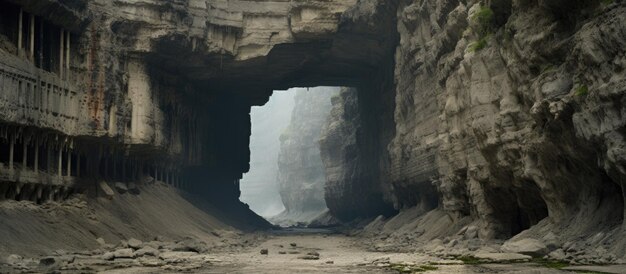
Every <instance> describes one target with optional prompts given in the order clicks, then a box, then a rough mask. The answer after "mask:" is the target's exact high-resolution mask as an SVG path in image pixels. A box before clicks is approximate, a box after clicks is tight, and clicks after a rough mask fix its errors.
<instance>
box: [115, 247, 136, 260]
mask: <svg viewBox="0 0 626 274" xmlns="http://www.w3.org/2000/svg"><path fill="white" fill-rule="evenodd" d="M113 256H114V257H115V258H116V259H117V258H122V259H123V258H130V259H132V258H135V254H134V253H133V250H132V249H131V248H122V249H117V250H115V251H113Z"/></svg>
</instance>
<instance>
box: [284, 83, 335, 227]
mask: <svg viewBox="0 0 626 274" xmlns="http://www.w3.org/2000/svg"><path fill="white" fill-rule="evenodd" d="M338 91H339V88H333V87H317V88H312V89H304V88H298V89H293V92H296V95H295V106H294V108H293V111H292V113H291V123H290V124H289V126H288V127H287V128H286V129H285V131H284V132H283V133H282V134H281V135H280V154H279V156H278V171H279V172H278V183H279V184H280V196H281V198H282V201H283V205H285V211H284V212H283V213H281V214H280V215H279V216H276V217H275V218H274V219H275V220H277V221H280V222H283V221H287V222H308V221H311V220H312V219H313V218H314V217H316V216H317V215H319V214H320V213H322V211H324V210H325V209H326V202H325V201H324V184H325V182H326V176H325V171H324V166H323V164H322V159H321V156H320V144H319V139H320V134H321V131H322V125H323V124H324V123H325V122H326V118H327V117H328V115H329V113H330V108H331V102H330V98H331V97H333V96H335V95H336V94H337V93H338Z"/></svg>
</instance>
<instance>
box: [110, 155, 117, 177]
mask: <svg viewBox="0 0 626 274" xmlns="http://www.w3.org/2000/svg"><path fill="white" fill-rule="evenodd" d="M116 160H117V159H116V158H115V153H113V157H111V163H112V164H113V180H114V181H117V161H116Z"/></svg>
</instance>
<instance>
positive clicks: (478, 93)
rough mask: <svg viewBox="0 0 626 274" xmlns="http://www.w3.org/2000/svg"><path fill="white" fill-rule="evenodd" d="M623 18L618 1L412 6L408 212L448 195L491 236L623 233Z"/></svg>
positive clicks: (397, 151) (401, 76) (404, 175)
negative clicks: (551, 232)
mask: <svg viewBox="0 0 626 274" xmlns="http://www.w3.org/2000/svg"><path fill="white" fill-rule="evenodd" d="M562 5H565V6H567V8H563V7H564V6H562ZM625 19H626V7H625V6H624V4H623V3H622V2H620V1H617V2H614V3H604V4H601V3H599V2H594V3H588V2H583V1H575V2H573V3H570V2H568V3H567V4H564V3H563V2H562V1H540V2H539V3H535V2H528V1H497V3H492V4H484V3H482V4H481V3H480V2H478V1H468V2H466V1H452V0H451V1H421V0H420V1H417V0H416V1H403V5H402V6H401V7H400V8H399V10H398V31H399V33H400V37H401V38H400V44H399V46H398V49H397V52H396V77H395V78H396V83H397V89H396V109H395V123H396V134H395V137H394V139H393V141H392V142H391V143H390V144H389V155H390V158H391V162H392V169H391V175H392V176H391V179H392V182H391V185H390V186H391V193H392V196H393V200H394V203H395V205H396V207H406V206H420V207H424V206H430V207H432V206H433V204H431V202H430V201H429V200H428V197H431V198H432V197H438V200H439V202H438V208H439V209H438V210H443V211H445V212H448V213H449V214H450V216H453V218H456V220H462V219H463V220H465V217H466V216H470V217H471V218H473V219H474V220H476V221H477V223H478V224H479V227H480V233H479V234H480V237H481V238H483V239H491V238H509V237H511V236H513V235H515V234H517V233H519V232H521V231H523V230H525V229H528V228H531V227H533V226H534V225H536V224H541V225H538V226H535V227H533V228H531V230H530V231H526V232H524V233H523V235H520V237H525V236H531V235H536V236H537V237H541V236H542V235H545V233H547V232H548V231H558V233H559V235H560V237H561V238H562V240H564V239H567V238H573V237H576V235H590V236H591V235H594V234H595V232H596V231H599V230H601V231H612V229H615V228H618V227H620V226H621V227H623V226H624V222H623V219H624V216H623V214H624V184H623V181H624V178H625V176H626V173H625V172H624V171H625V168H624V167H625V166H624V159H623V158H624V157H623V155H626V154H625V153H623V152H624V147H625V144H626V143H624V141H623V139H624V126H625V124H626V119H624V117H623V113H624V111H625V110H626V109H625V108H624V104H623V102H624V100H625V99H624V98H626V97H624V94H625V93H624V90H626V85H625V84H624V79H625V77H626V74H625V73H624V66H625V64H626V63H625V59H624V46H625V45H626V40H625V38H624V37H625V36H624V30H625V29H626V28H625V27H626V26H625V25H624V22H626V20H625ZM431 184H432V185H431ZM407 190H408V193H410V194H409V195H406V193H407ZM424 200H426V202H424ZM436 204H437V203H435V205H436ZM542 220H543V221H542ZM612 235H613V236H612V238H611V237H608V236H607V237H606V238H605V239H604V240H603V242H605V243H607V244H610V245H612V246H613V247H614V248H615V249H616V250H619V252H621V253H622V254H623V252H624V244H623V242H621V241H622V240H619V239H620V236H619V235H620V234H619V232H614V234H612Z"/></svg>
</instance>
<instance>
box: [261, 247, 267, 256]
mask: <svg viewBox="0 0 626 274" xmlns="http://www.w3.org/2000/svg"><path fill="white" fill-rule="evenodd" d="M268 253H269V252H268V250H267V248H263V249H261V254H262V255H267V254H268Z"/></svg>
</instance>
